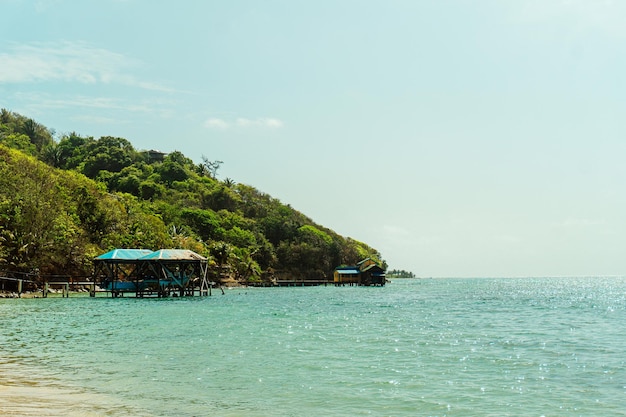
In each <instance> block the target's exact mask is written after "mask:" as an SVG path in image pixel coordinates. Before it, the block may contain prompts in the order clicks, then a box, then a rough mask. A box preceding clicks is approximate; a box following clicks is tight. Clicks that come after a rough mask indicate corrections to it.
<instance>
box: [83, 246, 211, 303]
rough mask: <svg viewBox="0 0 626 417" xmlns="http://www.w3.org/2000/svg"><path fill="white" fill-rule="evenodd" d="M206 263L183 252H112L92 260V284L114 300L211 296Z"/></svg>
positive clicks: (131, 250) (130, 250)
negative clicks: (119, 297) (170, 296)
mask: <svg viewBox="0 0 626 417" xmlns="http://www.w3.org/2000/svg"><path fill="white" fill-rule="evenodd" d="M207 264H208V262H207V259H206V258H205V257H203V256H201V255H199V254H197V253H195V252H193V251H190V250H185V249H161V250H158V251H156V252H153V251H150V250H144V249H115V250H112V251H110V252H107V253H105V254H103V255H100V256H98V257H97V258H96V259H94V281H95V282H97V283H98V285H99V286H100V287H101V288H103V289H105V290H106V291H110V292H111V294H112V296H113V297H118V296H123V295H124V294H125V293H135V295H136V296H137V297H144V296H150V295H152V296H154V295H156V296H158V297H164V296H168V295H171V294H173V295H176V296H181V297H182V296H185V295H194V294H195V292H196V291H198V293H199V295H210V291H211V289H210V286H209V282H208V279H207Z"/></svg>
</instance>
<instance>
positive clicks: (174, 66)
mask: <svg viewBox="0 0 626 417" xmlns="http://www.w3.org/2000/svg"><path fill="white" fill-rule="evenodd" d="M0 20H1V21H2V24H1V25H0V107H4V108H8V109H9V110H12V111H16V112H19V113H22V114H24V115H27V116H30V117H33V118H35V119H36V120H37V121H39V122H40V123H43V124H45V125H46V126H48V127H51V128H54V129H56V131H57V133H58V135H61V134H63V133H66V132H69V131H77V132H78V133H81V134H83V135H92V136H95V137H100V136H103V135H113V136H120V137H124V138H127V139H129V140H130V141H131V142H132V143H133V144H134V145H135V147H137V148H139V149H152V148H155V149H160V150H163V151H168V152H169V151H173V150H180V151H182V152H183V153H185V154H186V155H188V156H190V157H192V158H193V159H194V160H196V161H199V160H200V157H201V156H202V155H205V156H207V157H208V158H210V159H213V160H222V161H224V164H223V166H222V168H221V170H220V171H219V175H220V177H221V178H226V177H229V178H232V179H233V180H235V181H237V182H241V183H246V184H250V185H253V186H255V187H256V188H258V189H260V190H261V191H264V192H267V193H269V194H271V195H272V196H274V197H276V198H278V199H280V200H281V201H282V202H284V203H288V204H291V205H292V206H293V207H294V208H296V209H298V210H300V211H302V212H303V213H305V214H307V215H308V216H310V217H311V218H312V219H313V220H314V221H316V222H318V223H320V224H323V225H325V226H327V227H330V228H332V229H333V230H335V231H337V232H338V233H340V234H342V235H344V236H351V237H353V238H355V239H358V240H361V241H364V242H366V243H368V244H370V245H372V246H374V247H375V248H377V249H379V250H380V251H381V252H382V254H383V257H384V258H385V259H386V260H387V261H388V263H389V265H390V267H391V268H400V269H408V270H411V271H413V272H415V273H416V274H417V275H418V276H422V277H430V276H434V277H444V276H548V275H598V274H609V275H614V274H619V275H621V274H625V273H626V256H624V249H626V221H625V213H626V189H625V185H626V164H625V163H624V155H625V154H626V137H625V133H626V117H624V116H625V115H626V83H625V79H626V75H625V74H626V62H625V60H626V25H624V22H625V21H626V2H622V1H617V0H615V1H600V0H598V1H591V0H589V1H586V0H569V1H563V0H525V1H523V0H519V1H515V0H511V1H500V0H492V1H490V0H475V1H462V0H456V1H454V0H431V1H425V0H422V1H420V0H407V1H401V0H384V1H383V0H381V1H373V0H370V1H368V0H359V1H356V0H354V1H349V0H333V1H327V0H315V1H297V0H283V1H276V0H263V1H261V0H255V1H239V0H228V1H226V0H224V1H200V0H198V1H181V0H179V1H158V0H156V1H155V0H125V1H122V0H118V1H115V0H109V1H106V0H100V1H95V0H94V1H86V0H83V1H78V0H77V1H63V0H49V1H43V0H42V1H20V0H0Z"/></svg>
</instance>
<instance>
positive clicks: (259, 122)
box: [204, 117, 285, 130]
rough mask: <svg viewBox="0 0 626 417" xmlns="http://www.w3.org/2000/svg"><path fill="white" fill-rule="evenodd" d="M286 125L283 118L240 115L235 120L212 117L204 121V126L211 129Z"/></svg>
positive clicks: (272, 127)
mask: <svg viewBox="0 0 626 417" xmlns="http://www.w3.org/2000/svg"><path fill="white" fill-rule="evenodd" d="M284 125H285V123H284V122H283V121H282V120H279V119H276V118H267V117H259V118H256V119H248V118H245V117H238V118H236V119H234V120H230V121H229V120H224V119H219V118H215V117H212V118H210V119H208V120H207V121H206V122H204V126H205V127H207V128H209V129H221V130H225V129H230V128H241V129H247V128H264V129H280V128H282V127H283V126H284Z"/></svg>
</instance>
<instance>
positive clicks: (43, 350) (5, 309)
mask: <svg viewBox="0 0 626 417" xmlns="http://www.w3.org/2000/svg"><path fill="white" fill-rule="evenodd" d="M0 323H1V325H0V326H1V327H0V330H1V331H0V414H2V415H15V416H18V415H20V416H23V415H33V416H34V415H50V416H57V415H58V416H61V415H76V416H77V415H81V416H82V415H106V416H127V415H138V416H311V415H322V414H323V415H332V416H359V415H363V416H463V417H467V416H537V417H539V416H600V415H601V416H624V415H626V368H625V366H624V361H625V360H626V336H625V334H624V329H625V328H626V279H625V278H615V277H610V278H549V279H548V278H534V279H486V278H484V279H433V280H394V281H393V282H392V283H391V284H389V285H387V286H386V287H383V288H359V287H341V288H336V287H305V288H271V289H268V288H265V289H243V288H237V289H231V290H227V291H226V294H225V295H221V293H218V294H217V295H215V294H214V295H213V296H212V297H206V298H199V297H196V298H187V299H174V298H171V299H134V298H119V299H110V298H96V299H91V298H89V297H75V298H69V299H61V298H53V299H20V300H0ZM27 400H28V401H27Z"/></svg>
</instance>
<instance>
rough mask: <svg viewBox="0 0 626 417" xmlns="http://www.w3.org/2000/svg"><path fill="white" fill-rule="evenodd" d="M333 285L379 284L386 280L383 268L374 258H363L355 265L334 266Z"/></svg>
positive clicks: (383, 283) (381, 284)
mask: <svg viewBox="0 0 626 417" xmlns="http://www.w3.org/2000/svg"><path fill="white" fill-rule="evenodd" d="M334 282H335V285H346V284H348V285H365V286H370V285H380V286H383V285H385V283H386V282H387V279H386V277H385V270H384V269H383V268H381V267H380V266H379V265H378V264H377V263H376V262H375V261H374V260H372V259H370V258H367V259H363V260H362V261H360V262H359V263H357V264H356V265H355V266H340V267H337V268H335V273H334Z"/></svg>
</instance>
